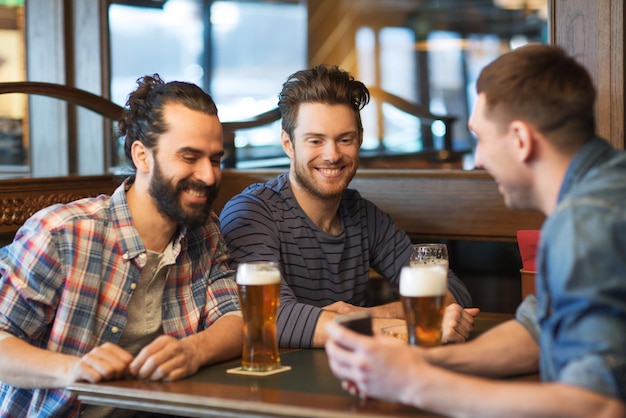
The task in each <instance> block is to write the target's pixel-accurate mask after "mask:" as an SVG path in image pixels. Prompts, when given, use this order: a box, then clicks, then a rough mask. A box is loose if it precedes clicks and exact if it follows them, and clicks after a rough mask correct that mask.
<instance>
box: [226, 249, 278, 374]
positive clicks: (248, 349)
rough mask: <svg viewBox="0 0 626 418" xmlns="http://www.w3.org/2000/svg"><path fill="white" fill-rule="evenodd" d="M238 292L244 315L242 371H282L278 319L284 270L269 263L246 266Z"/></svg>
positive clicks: (240, 270)
mask: <svg viewBox="0 0 626 418" xmlns="http://www.w3.org/2000/svg"><path fill="white" fill-rule="evenodd" d="M236 280H237V288H238V289H239V302H240V304H241V312H242V315H243V322H244V325H243V350H242V354H241V369H242V370H245V371H249V372H267V371H270V370H274V369H277V368H279V367H280V356H279V354H278V339H277V337H276V316H277V314H278V305H279V302H280V270H279V269H278V265H277V264H276V263H274V262H269V261H258V262H251V263H242V264H240V265H239V266H238V268H237V275H236Z"/></svg>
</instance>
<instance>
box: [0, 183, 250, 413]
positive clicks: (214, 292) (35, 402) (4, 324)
mask: <svg viewBox="0 0 626 418" xmlns="http://www.w3.org/2000/svg"><path fill="white" fill-rule="evenodd" d="M126 186H127V185H126V184H124V185H122V186H120V187H119V188H118V189H117V190H116V191H115V192H114V193H113V195H112V196H110V197H109V196H105V195H101V196H98V197H96V198H89V199H82V200H78V201H76V202H72V203H70V204H67V205H53V206H51V207H48V208H45V209H43V210H41V211H39V212H38V213H36V214H35V215H33V216H32V217H31V218H30V219H29V220H28V221H26V223H25V224H24V225H23V226H22V227H21V228H20V230H19V231H18V232H17V234H16V236H15V239H14V241H13V243H12V244H10V245H8V246H6V247H4V248H2V249H0V276H1V277H0V330H3V331H6V332H8V333H10V334H13V335H15V336H16V337H18V338H21V339H23V340H24V341H27V342H28V343H30V344H32V345H34V346H36V347H40V348H43V349H47V350H50V351H55V352H60V353H65V354H69V355H75V356H82V355H83V354H85V353H87V352H88V351H90V350H91V349H92V348H94V347H96V346H98V345H101V344H103V343H105V342H112V343H117V341H118V339H119V337H120V335H121V334H122V331H123V330H124V326H125V325H126V320H127V312H128V303H129V301H130V298H131V296H132V294H133V289H134V288H135V284H136V283H138V281H139V276H140V275H141V269H142V267H143V266H144V265H145V263H146V258H147V257H146V254H145V253H146V249H145V248H144V246H143V243H142V241H141V238H140V237H139V235H138V233H137V230H136V229H135V228H134V227H133V223H132V218H131V214H130V211H129V208H128V204H127V202H126V194H125V187H126ZM173 250H174V251H173V252H174V255H175V258H176V260H175V264H174V265H173V266H171V267H170V271H169V275H168V278H167V282H166V285H165V289H164V292H163V307H162V315H163V331H164V333H165V334H168V335H172V336H174V337H176V338H182V337H185V336H187V335H190V334H193V333H196V332H198V331H201V330H203V329H205V328H207V327H209V326H210V325H211V324H212V323H214V322H215V321H216V320H217V319H218V318H220V317H221V316H223V315H224V314H226V313H228V312H234V311H238V310H239V302H238V300H237V287H236V284H235V281H234V278H233V271H232V270H230V268H229V266H228V250H227V248H226V246H225V244H224V241H223V239H222V237H221V234H220V231H219V219H218V218H217V216H216V215H215V214H214V213H212V214H211V218H210V220H209V222H207V224H206V225H205V226H204V227H202V228H197V229H194V230H185V229H184V228H183V229H182V230H181V231H180V233H178V234H177V236H176V237H175V239H174V242H173ZM0 399H1V402H2V403H1V405H0V416H3V417H5V416H9V417H13V416H15V417H17V416H29V417H30V416H63V417H69V416H75V415H77V414H78V412H79V408H80V404H79V402H78V401H76V400H75V399H74V398H73V397H72V395H71V393H70V392H69V391H67V390H64V389H19V388H15V387H12V386H9V385H7V384H3V383H1V382H0Z"/></svg>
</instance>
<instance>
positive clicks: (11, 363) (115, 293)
mask: <svg viewBox="0 0 626 418" xmlns="http://www.w3.org/2000/svg"><path fill="white" fill-rule="evenodd" d="M137 83H138V87H137V89H136V90H135V91H134V92H132V93H131V94H130V95H129V98H128V102H127V103H126V111H125V114H124V116H123V118H122V119H121V120H120V121H119V131H120V134H121V135H122V136H123V137H124V140H125V154H126V156H127V158H128V160H129V163H130V164H131V165H132V168H134V171H135V173H134V175H133V176H131V177H129V178H128V179H127V180H126V181H124V183H123V184H122V185H121V186H120V187H119V188H117V190H115V192H114V193H113V194H112V195H111V196H107V195H101V196H98V197H95V198H87V199H82V200H78V201H75V202H71V203H68V204H65V205H60V204H59V205H53V206H50V207H48V208H45V209H43V210H41V211H39V212H38V213H36V214H34V215H33V216H32V217H31V218H30V219H28V220H27V221H26V223H25V224H24V225H23V226H22V227H21V228H20V229H19V231H18V232H17V234H16V236H15V239H14V241H13V242H12V243H11V244H9V245H8V246H6V247H4V248H2V249H0V276H1V277H0V381H1V382H2V383H0V399H1V400H2V404H1V405H0V415H2V416H28V417H30V416H64V417H73V416H78V415H80V414H85V416H99V417H101V416H110V415H111V414H116V413H118V412H119V411H115V410H113V409H112V408H103V407H97V406H83V407H81V404H80V402H79V401H77V400H76V398H75V397H73V396H72V394H71V393H70V392H69V391H68V390H65V389H64V387H66V386H68V385H69V384H71V383H75V382H91V383H94V382H98V381H102V380H110V379H120V378H123V377H125V376H133V377H135V378H139V379H147V380H158V381H172V380H177V379H181V378H184V377H186V376H189V375H191V374H193V373H195V372H196V371H197V370H198V369H199V368H200V367H201V366H203V365H205V364H210V363H215V362H219V361H223V360H226V359H229V358H233V357H236V356H238V355H240V354H241V348H242V329H243V323H242V320H241V312H240V310H239V302H238V300H237V287H236V284H235V281H234V278H233V274H232V273H233V271H232V270H231V269H230V267H229V265H228V258H229V256H228V250H227V247H226V245H225V243H224V241H223V239H222V238H221V235H220V230H219V220H218V218H217V215H215V214H214V213H213V212H212V210H211V208H212V204H213V201H214V199H215V196H216V194H217V191H218V188H219V183H220V180H221V165H220V164H221V158H222V156H223V154H224V149H223V141H222V127H221V124H220V121H219V119H218V117H217V108H216V106H215V103H214V102H213V100H212V99H211V97H210V96H209V95H208V94H206V93H205V92H203V91H202V90H201V89H200V88H199V87H198V86H196V85H194V84H190V83H183V82H170V83H165V82H163V80H161V78H160V77H159V76H158V75H157V74H155V75H152V76H145V77H142V78H140V79H139V80H138V81H137Z"/></svg>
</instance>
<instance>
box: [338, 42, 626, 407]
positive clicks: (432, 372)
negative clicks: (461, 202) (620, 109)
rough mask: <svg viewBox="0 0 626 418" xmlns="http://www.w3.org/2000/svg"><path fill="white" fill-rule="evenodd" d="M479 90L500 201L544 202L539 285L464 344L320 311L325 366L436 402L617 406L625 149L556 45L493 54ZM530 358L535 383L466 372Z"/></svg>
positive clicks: (485, 164) (482, 151)
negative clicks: (606, 129)
mask: <svg viewBox="0 0 626 418" xmlns="http://www.w3.org/2000/svg"><path fill="white" fill-rule="evenodd" d="M477 92H478V100H477V103H476V105H475V107H474V112H473V115H472V117H471V118H470V123H469V126H470V129H471V130H472V131H473V132H474V133H475V134H476V136H477V138H478V144H477V148H476V164H477V166H478V167H482V168H484V169H486V170H488V171H489V173H490V174H491V175H492V176H493V177H494V178H495V180H496V182H497V183H498V187H499V190H500V192H501V193H502V195H503V196H504V199H505V203H506V204H507V206H509V207H511V208H515V209H537V210H540V211H542V212H543V213H544V214H546V215H547V220H546V222H545V224H544V226H543V228H542V232H541V237H542V242H541V244H540V249H539V258H538V264H539V270H538V275H537V295H536V298H535V297H534V296H529V297H528V298H527V299H526V300H524V301H523V303H522V305H521V306H520V308H519V309H518V312H517V317H516V319H515V320H512V321H509V322H506V323H504V324H502V325H500V326H498V327H495V328H493V329H492V330H490V331H488V332H486V333H485V334H483V335H482V336H480V337H479V338H477V339H475V340H473V341H470V342H469V343H467V344H462V345H457V346H442V347H437V348H433V349H430V350H425V349H420V348H418V347H408V346H406V345H403V344H402V343H399V342H396V341H394V340H391V339H385V338H383V337H376V338H371V337H365V336H360V335H357V334H355V333H353V332H351V331H349V330H347V329H345V328H342V327H341V326H338V325H336V324H329V326H328V327H327V331H328V334H329V340H328V342H327V343H326V349H327V352H328V355H329V361H330V365H331V368H332V370H333V372H334V373H335V374H336V375H337V376H338V377H340V378H341V379H342V380H343V381H344V384H345V387H346V388H348V389H349V390H351V391H353V392H355V393H359V394H360V395H361V396H371V397H376V398H382V399H386V400H393V401H399V402H403V403H407V404H410V405H414V406H416V407H419V408H422V409H427V410H430V411H433V412H437V413H441V414H444V415H452V416H461V415H463V416H481V417H491V416H493V417H503V416H507V417H509V416H551V417H553V416H563V417H577V416H580V417H590V416H594V417H597V416H610V417H624V416H626V404H625V402H626V153H624V152H623V151H616V150H614V149H613V148H612V147H611V146H610V145H609V144H608V143H607V142H605V141H604V140H602V139H599V138H597V137H595V119H594V101H595V89H594V87H593V84H592V82H591V79H590V77H589V75H588V73H587V72H586V71H585V69H584V68H583V67H582V66H581V65H579V64H578V63H576V61H575V60H574V59H573V58H571V57H568V56H567V55H566V54H565V53H564V52H563V51H562V50H561V49H560V48H558V47H555V46H548V45H528V46H525V47H522V48H519V49H517V50H515V51H512V52H509V53H507V54H505V55H503V56H501V57H499V58H498V59H496V60H495V61H494V62H492V63H491V64H489V65H488V66H487V67H486V68H485V69H484V70H483V71H482V73H481V75H480V77H479V79H478V81H477ZM444 369H448V370H444ZM450 370H452V371H450ZM537 370H539V372H540V374H541V383H528V382H524V383H515V382H506V383H504V382H498V381H495V380H488V379H484V378H480V377H474V376H470V375H471V374H474V375H480V376H485V377H491V378H493V377H502V376H507V375H509V376H510V375H515V374H523V373H532V372H536V371H537ZM455 372H456V373H455Z"/></svg>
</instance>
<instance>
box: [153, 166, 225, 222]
mask: <svg viewBox="0 0 626 418" xmlns="http://www.w3.org/2000/svg"><path fill="white" fill-rule="evenodd" d="M187 188H191V189H195V190H202V189H205V190H206V193H207V197H206V202H204V203H203V204H191V205H190V207H189V208H188V209H185V208H184V207H183V205H182V203H181V195H182V193H183V190H185V189H187ZM218 191H219V186H218V185H214V186H206V185H205V184H204V183H199V182H194V181H191V180H181V181H180V182H179V183H178V184H177V185H175V186H174V185H173V184H171V183H170V182H169V181H167V179H165V176H164V175H163V172H162V171H161V167H160V165H159V163H158V162H157V161H156V160H155V162H154V174H153V176H152V179H151V181H150V187H149V193H150V196H152V198H153V199H154V202H155V204H156V207H157V209H158V211H159V212H161V213H162V214H163V215H165V216H166V217H168V218H170V219H171V220H172V221H174V222H176V223H177V224H178V225H181V226H185V227H187V228H197V227H199V226H202V225H204V224H205V223H206V222H207V220H208V219H209V216H210V214H211V209H212V208H213V202H215V198H216V197H217V193H218Z"/></svg>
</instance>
